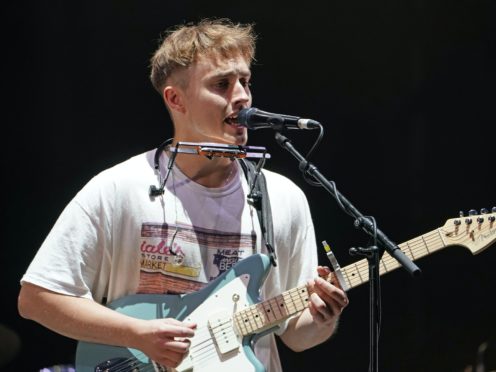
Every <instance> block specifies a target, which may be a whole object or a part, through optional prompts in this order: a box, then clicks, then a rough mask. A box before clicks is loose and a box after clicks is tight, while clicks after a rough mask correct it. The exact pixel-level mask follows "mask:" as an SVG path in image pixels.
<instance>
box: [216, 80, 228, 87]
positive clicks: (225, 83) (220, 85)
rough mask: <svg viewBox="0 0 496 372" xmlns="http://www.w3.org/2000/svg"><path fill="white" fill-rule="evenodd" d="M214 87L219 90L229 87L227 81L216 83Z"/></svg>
mask: <svg viewBox="0 0 496 372" xmlns="http://www.w3.org/2000/svg"><path fill="white" fill-rule="evenodd" d="M215 86H216V87H217V88H221V89H226V88H227V87H228V86H229V81H227V80H221V81H218V82H217V83H216V84H215Z"/></svg>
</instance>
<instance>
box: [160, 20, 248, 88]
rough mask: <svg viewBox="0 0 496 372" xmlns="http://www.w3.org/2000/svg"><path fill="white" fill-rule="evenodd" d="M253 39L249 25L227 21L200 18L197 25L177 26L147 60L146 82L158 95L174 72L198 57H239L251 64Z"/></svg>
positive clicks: (186, 66) (167, 34)
mask: <svg viewBox="0 0 496 372" xmlns="http://www.w3.org/2000/svg"><path fill="white" fill-rule="evenodd" d="M255 39H256V36H255V34H254V32H253V26H252V25H250V24H239V23H238V24H234V23H233V22H231V21H230V20H228V19H215V20H211V19H204V20H202V21H200V22H199V23H197V24H187V25H181V26H179V27H178V28H176V29H173V30H170V31H168V32H167V33H166V35H165V38H164V39H163V41H162V42H161V45H160V47H159V48H158V49H157V51H156V52H155V53H154V55H153V57H152V58H151V61H150V62H151V63H150V67H151V72H150V80H151V82H152V84H153V86H154V87H155V89H156V90H157V91H158V92H159V93H160V94H162V91H163V89H164V88H165V86H166V82H167V80H168V79H169V78H170V77H171V76H172V75H173V74H174V72H175V71H177V70H180V69H185V68H188V67H189V66H191V65H192V64H193V63H195V62H196V61H197V59H198V58H199V57H204V56H207V57H210V56H220V57H224V58H232V57H235V56H237V55H241V56H243V58H244V59H245V60H246V61H247V63H248V64H251V62H252V61H253V60H254V57H255Z"/></svg>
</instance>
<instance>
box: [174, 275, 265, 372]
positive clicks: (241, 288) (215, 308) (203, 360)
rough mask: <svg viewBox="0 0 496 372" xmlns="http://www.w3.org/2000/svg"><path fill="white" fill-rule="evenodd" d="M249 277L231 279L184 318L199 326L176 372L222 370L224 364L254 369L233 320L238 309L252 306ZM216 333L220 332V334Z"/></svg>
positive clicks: (225, 368)
mask: <svg viewBox="0 0 496 372" xmlns="http://www.w3.org/2000/svg"><path fill="white" fill-rule="evenodd" d="M249 280H250V275H249V274H244V275H241V276H239V277H237V278H236V279H234V280H232V281H230V282H229V283H228V284H226V285H225V286H224V287H222V288H221V289H220V290H219V291H217V292H216V293H215V294H213V295H212V296H210V297H209V298H208V299H206V300H205V301H204V302H203V303H202V304H201V305H200V306H199V307H197V308H196V309H195V310H194V311H193V312H192V313H191V314H190V315H189V316H188V317H187V318H185V319H184V321H187V322H194V323H196V324H197V329H196V331H195V336H194V337H193V338H191V346H190V353H189V355H188V356H187V357H186V358H185V359H184V360H183V362H182V363H181V364H180V365H179V366H178V367H177V368H176V369H174V371H176V372H188V371H198V370H201V372H219V370H221V366H222V370H223V371H238V372H249V371H255V367H254V366H253V364H252V363H251V362H250V360H249V359H248V358H247V357H246V355H245V353H244V352H243V348H242V337H241V336H239V333H238V332H237V330H236V329H235V327H234V325H233V321H232V315H233V314H234V313H235V312H236V311H239V310H242V309H244V308H246V307H248V306H250V305H251V304H250V303H249V302H248V298H247V286H248V282H249ZM212 325H213V326H214V327H215V331H212V329H211V327H212ZM217 325H219V326H217ZM213 332H218V333H216V334H217V335H218V336H214V335H213ZM218 342H219V343H221V344H220V345H219V344H218ZM232 343H234V345H232ZM236 343H237V344H236ZM226 350H230V351H226Z"/></svg>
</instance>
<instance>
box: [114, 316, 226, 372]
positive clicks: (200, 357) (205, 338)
mask: <svg viewBox="0 0 496 372" xmlns="http://www.w3.org/2000/svg"><path fill="white" fill-rule="evenodd" d="M229 323H230V319H229V318H228V319H227V320H225V321H223V322H221V323H219V325H216V326H214V327H212V328H213V329H217V328H219V327H221V330H220V331H222V329H227V328H229V327H225V325H226V324H229ZM222 327H224V328H222ZM230 328H231V330H232V333H233V334H234V329H233V327H230ZM216 332H217V333H218V332H219V331H216ZM214 333H215V331H214ZM192 340H193V342H194V344H192V346H191V347H190V353H194V354H195V355H194V363H195V364H197V363H205V362H206V361H208V360H211V359H212V358H214V357H215V356H217V354H218V353H217V350H216V348H215V343H214V342H213V339H212V337H210V330H209V328H208V326H204V327H200V328H198V329H197V331H196V332H195V336H194V338H193V339H192ZM198 340H199V341H200V342H197V341H198ZM135 350H136V349H135ZM142 357H145V358H148V356H146V354H145V353H143V352H142V351H139V350H138V352H137V353H136V354H135V355H134V356H133V357H129V358H127V359H124V360H122V361H120V362H119V363H117V364H115V365H113V366H111V367H110V368H107V369H106V371H109V372H125V371H133V370H135V369H136V367H139V368H140V369H139V370H140V371H143V372H146V371H154V370H155V366H154V365H153V362H151V363H146V362H142V361H140V360H139V358H142ZM145 368H146V369H145Z"/></svg>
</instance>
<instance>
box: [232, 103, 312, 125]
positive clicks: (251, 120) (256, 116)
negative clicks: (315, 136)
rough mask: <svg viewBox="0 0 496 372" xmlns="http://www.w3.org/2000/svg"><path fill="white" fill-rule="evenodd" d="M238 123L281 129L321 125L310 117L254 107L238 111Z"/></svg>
mask: <svg viewBox="0 0 496 372" xmlns="http://www.w3.org/2000/svg"><path fill="white" fill-rule="evenodd" d="M236 121H237V122H238V123H239V124H241V125H243V126H245V127H247V128H248V129H263V128H272V129H274V130H282V129H317V128H320V127H321V125H320V123H319V122H318V121H315V120H312V119H303V118H299V117H297V116H290V115H282V114H273V113H271V112H266V111H262V110H259V109H257V108H255V107H251V108H245V109H242V110H240V111H239V113H238V119H237V120H236Z"/></svg>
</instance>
